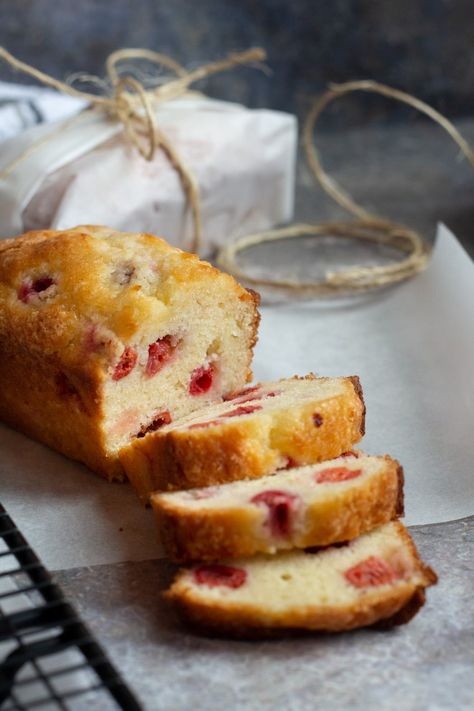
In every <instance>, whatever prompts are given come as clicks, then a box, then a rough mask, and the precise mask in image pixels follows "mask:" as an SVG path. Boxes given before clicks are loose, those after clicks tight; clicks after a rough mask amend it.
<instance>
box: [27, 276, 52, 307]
mask: <svg viewBox="0 0 474 711" xmlns="http://www.w3.org/2000/svg"><path fill="white" fill-rule="evenodd" d="M53 284H56V281H55V280H54V279H53V277H50V276H44V277H39V279H35V281H31V279H28V280H26V281H24V282H23V284H22V285H21V286H20V288H19V290H18V298H19V299H20V301H23V303H24V304H27V303H28V301H29V300H30V298H31V297H33V296H35V295H36V294H40V293H41V292H42V291H46V289H49V287H50V286H52V285H53Z"/></svg>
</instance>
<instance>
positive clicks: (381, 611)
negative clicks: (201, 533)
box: [165, 521, 437, 637]
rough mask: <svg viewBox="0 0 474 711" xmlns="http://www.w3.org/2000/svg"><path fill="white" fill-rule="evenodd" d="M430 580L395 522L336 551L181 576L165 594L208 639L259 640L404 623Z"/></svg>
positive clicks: (209, 567) (206, 567) (204, 568)
mask: <svg viewBox="0 0 474 711" xmlns="http://www.w3.org/2000/svg"><path fill="white" fill-rule="evenodd" d="M436 580H437V578H436V574H435V573H434V572H433V571H432V570H431V568H429V567H428V566H426V565H424V563H423V562H422V561H421V560H420V558H419V556H418V553H417V550H416V548H415V545H414V543H413V541H412V539H411V538H410V535H409V534H408V532H407V530H406V529H405V528H404V526H403V525H402V524H401V523H399V522H398V521H392V522H390V523H387V524H384V525H383V526H380V527H378V528H376V529H374V530H373V531H371V532H370V533H366V534H364V535H362V536H360V538H357V539H355V540H353V541H351V542H350V543H348V544H346V545H343V546H332V547H330V548H325V549H323V550H319V551H318V552H307V551H290V552H284V553H280V554H278V555H274V556H264V555H259V556H255V557H254V558H244V559H239V560H238V561H234V560H231V561H230V562H229V561H223V562H221V563H217V564H203V565H199V566H196V567H193V568H191V569H187V570H183V571H181V572H180V573H179V574H178V577H177V579H176V580H175V582H174V583H173V585H172V586H171V588H170V589H169V590H168V591H167V593H165V596H166V597H167V598H168V600H170V601H172V602H173V603H174V604H175V605H176V607H177V608H178V610H179V611H180V612H181V613H182V615H183V616H184V617H185V619H187V620H188V621H189V622H191V623H193V624H197V625H199V626H204V627H205V628H206V629H208V630H209V631H211V632H214V633H215V632H217V633H225V634H228V635H232V636H238V637H246V636H250V637H262V636H263V637H265V636H268V635H272V634H275V633H282V632H285V631H286V632H288V631H290V630H313V631H324V632H338V631H342V630H351V629H355V628H357V627H363V626H366V625H374V624H376V623H379V624H382V625H383V626H392V625H397V624H402V623H404V622H408V621H409V620H410V619H411V618H412V617H413V616H414V615H415V614H416V612H417V611H418V609H419V608H420V607H421V606H422V605H423V603H424V601H425V593H424V590H425V588H427V587H428V586H430V585H433V584H434V583H435V582H436Z"/></svg>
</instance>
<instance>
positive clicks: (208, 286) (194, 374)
mask: <svg viewBox="0 0 474 711" xmlns="http://www.w3.org/2000/svg"><path fill="white" fill-rule="evenodd" d="M256 299H257V297H256V296H255V295H254V294H253V293H252V292H249V291H247V290H245V289H243V288H242V287H241V286H239V284H237V282H236V281H235V280H234V279H233V278H232V277H230V276H229V275H227V274H223V273H221V272H219V271H218V270H217V269H215V268H213V267H212V266H211V265H209V264H207V263H206V262H202V261H200V260H199V259H198V258H197V257H196V256H194V255H191V254H186V253H184V252H182V251H181V250H179V249H176V248H172V247H170V246H169V245H168V244H167V243H166V242H164V241H163V240H161V239H158V238H156V237H153V236H152V235H148V234H133V233H120V232H114V231H112V230H110V229H108V228H105V227H92V226H82V227H77V228H75V229H71V230H66V231H63V232H53V231H39V232H30V233H27V234H25V235H23V236H21V237H18V238H16V239H8V240H4V241H0V417H1V419H2V420H4V421H5V422H7V423H8V424H10V425H12V426H13V427H15V428H17V429H19V430H21V431H22V432H25V433H26V434H28V435H30V436H32V437H34V438H36V439H38V440H40V441H41V442H44V443H45V444H47V445H49V446H50V447H53V448H54V449H56V450H58V451H60V452H62V453H63V454H66V455H67V456H69V457H72V458H73V459H78V460H80V461H82V462H84V463H85V464H87V466H89V467H90V468H91V469H93V470H94V471H96V472H98V473H100V474H102V475H104V476H105V477H107V478H109V479H120V478H123V469H122V466H121V464H120V462H119V459H118V451H119V449H120V448H121V447H123V446H124V445H125V444H126V443H127V442H128V441H130V439H131V438H133V437H141V436H142V435H143V434H145V433H146V432H148V431H149V430H153V429H156V428H157V427H160V426H161V425H163V424H164V423H169V422H172V421H173V420H175V419H177V418H180V417H183V416H184V415H187V414H188V413H190V412H192V411H193V410H196V409H197V408H202V407H203V406H205V405H207V404H208V403H211V402H216V401H221V400H222V397H223V396H225V395H227V394H228V393H230V392H232V391H235V389H237V388H242V387H243V386H244V385H245V383H246V382H248V381H249V380H250V378H251V370H250V364H251V358H252V347H253V345H254V343H255V340H256V331H257V325H258V312H257V309H256Z"/></svg>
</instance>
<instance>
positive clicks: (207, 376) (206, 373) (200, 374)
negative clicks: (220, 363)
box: [189, 365, 214, 395]
mask: <svg viewBox="0 0 474 711" xmlns="http://www.w3.org/2000/svg"><path fill="white" fill-rule="evenodd" d="M213 379H214V368H213V366H212V365H209V366H207V368H205V367H204V366H202V365H201V366H199V368H195V369H194V370H193V372H192V374H191V380H190V383H189V394H190V395H203V394H204V393H207V392H208V391H209V390H210V389H211V387H212V381H213Z"/></svg>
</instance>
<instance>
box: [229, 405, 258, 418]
mask: <svg viewBox="0 0 474 711" xmlns="http://www.w3.org/2000/svg"><path fill="white" fill-rule="evenodd" d="M261 409H262V406H261V405H241V406H240V407H237V408H236V409H235V410H229V412H224V413H223V414H222V415H219V417H239V416H240V415H250V414H251V413H252V412H257V410H261Z"/></svg>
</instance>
